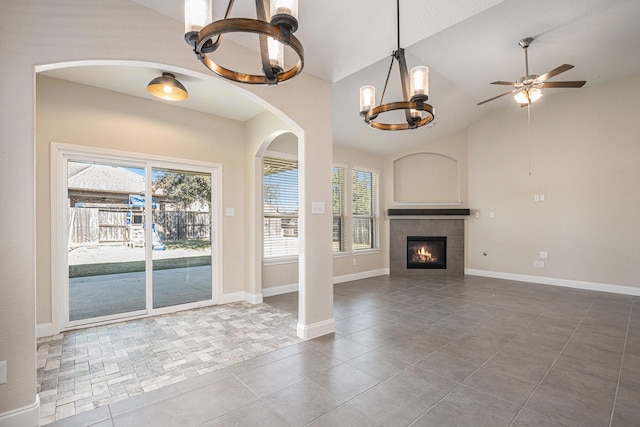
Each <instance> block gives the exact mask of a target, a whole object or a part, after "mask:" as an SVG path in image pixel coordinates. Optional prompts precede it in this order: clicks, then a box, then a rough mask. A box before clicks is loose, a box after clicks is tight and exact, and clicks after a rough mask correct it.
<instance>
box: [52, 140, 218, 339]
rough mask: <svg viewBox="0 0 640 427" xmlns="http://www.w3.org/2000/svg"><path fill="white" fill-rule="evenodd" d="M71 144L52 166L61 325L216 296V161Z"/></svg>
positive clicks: (192, 303)
mask: <svg viewBox="0 0 640 427" xmlns="http://www.w3.org/2000/svg"><path fill="white" fill-rule="evenodd" d="M71 151H72V153H66V152H65V150H64V149H63V150H60V151H59V153H58V162H57V169H58V172H54V173H57V174H59V177H58V178H57V179H56V180H55V181H57V182H59V183H60V184H59V185H60V186H61V187H62V188H60V189H59V191H58V194H59V197H58V202H57V204H58V206H59V212H60V211H61V212H60V214H61V215H59V216H58V217H59V218H61V219H62V218H64V219H63V220H61V221H59V224H58V225H57V226H58V227H59V231H58V232H57V233H54V235H57V236H59V242H58V247H59V248H61V252H62V251H64V252H63V253H62V254H59V255H60V256H59V257H57V258H55V260H59V261H60V262H61V263H62V265H61V270H60V272H59V273H58V274H59V277H60V285H61V286H60V290H61V292H60V297H61V304H60V308H61V310H62V313H61V316H60V319H61V321H62V325H61V329H66V328H71V327H76V326H83V325H88V324H95V323H102V322H109V321H112V320H116V319H121V318H126V317H139V316H144V315H152V314H159V313H165V312H168V311H175V310H177V309H184V308H192V307H198V306H202V305H210V304H214V303H215V302H216V292H215V289H216V288H215V283H216V278H217V277H218V276H219V273H218V271H217V268H216V266H217V261H216V254H217V253H218V251H216V244H217V243H216V241H215V239H214V237H215V229H216V228H215V224H216V220H215V219H216V218H217V208H216V206H217V205H218V203H216V200H217V197H218V194H217V187H216V185H217V181H218V180H217V174H218V168H217V167H215V166H212V165H204V164H201V163H197V164H189V163H181V162H172V161H167V160H163V159H156V160H148V159H142V158H137V157H133V156H114V155H111V156H105V155H102V156H101V155H96V154H95V153H78V152H75V150H71ZM55 181H54V182H55ZM149 194H151V197H148V195H149ZM62 255H64V256H62ZM55 260H54V263H55V262H56V261H55ZM54 270H55V269H54Z"/></svg>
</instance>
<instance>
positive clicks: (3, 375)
mask: <svg viewBox="0 0 640 427" xmlns="http://www.w3.org/2000/svg"><path fill="white" fill-rule="evenodd" d="M6 382H7V361H6V360H3V361H2V362H0V384H4V383H6Z"/></svg>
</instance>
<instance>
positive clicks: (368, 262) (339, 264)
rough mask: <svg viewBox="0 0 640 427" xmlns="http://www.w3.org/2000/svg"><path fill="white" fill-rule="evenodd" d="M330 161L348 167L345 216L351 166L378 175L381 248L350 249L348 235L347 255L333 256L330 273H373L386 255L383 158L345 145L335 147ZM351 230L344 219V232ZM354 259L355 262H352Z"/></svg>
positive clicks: (348, 201)
mask: <svg viewBox="0 0 640 427" xmlns="http://www.w3.org/2000/svg"><path fill="white" fill-rule="evenodd" d="M333 161H334V163H336V164H340V165H343V166H346V167H347V175H346V177H345V180H346V181H347V216H348V215H349V214H350V213H351V211H350V209H351V203H350V200H351V198H352V192H351V170H353V169H354V168H356V169H357V168H362V169H365V170H374V171H377V172H378V173H379V174H380V181H379V183H378V185H379V187H380V202H379V203H380V204H379V209H380V250H378V251H356V252H355V253H354V252H353V251H351V250H350V249H351V247H350V241H351V239H350V238H349V237H347V247H348V249H349V251H347V253H346V254H344V255H342V254H340V255H336V256H334V258H333V276H334V277H336V278H339V277H340V276H349V275H358V274H366V273H367V272H376V271H379V270H381V269H383V268H384V267H385V259H386V258H387V256H386V254H387V247H388V246H389V245H388V243H387V235H388V233H387V229H386V227H387V224H386V222H385V221H384V217H385V215H384V212H385V210H384V206H385V199H386V195H385V188H386V187H385V176H386V175H385V174H384V158H383V157H382V156H380V155H377V154H373V153H367V152H364V151H359V150H354V149H350V148H346V147H338V146H336V147H334V150H333ZM351 230H352V227H351V222H350V221H349V220H348V219H347V233H349V232H350V231H351ZM354 262H355V265H354Z"/></svg>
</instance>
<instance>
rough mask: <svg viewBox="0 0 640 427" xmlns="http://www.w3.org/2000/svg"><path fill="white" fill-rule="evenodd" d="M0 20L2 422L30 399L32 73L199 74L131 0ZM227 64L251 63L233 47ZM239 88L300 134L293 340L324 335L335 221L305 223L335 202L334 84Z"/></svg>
mask: <svg viewBox="0 0 640 427" xmlns="http://www.w3.org/2000/svg"><path fill="white" fill-rule="evenodd" d="M0 20H1V21H0V40H2V42H1V43H2V60H0V72H1V74H2V75H4V76H11V78H10V79H3V80H2V81H1V82H0V93H2V94H3V97H2V100H0V117H2V121H1V123H0V153H1V156H0V198H1V199H2V200H5V201H11V202H10V203H2V204H0V217H2V218H15V214H16V211H15V210H16V207H19V209H20V220H19V221H4V222H2V223H1V224H0V242H2V243H1V246H0V263H1V264H0V271H2V278H1V279H0V280H1V283H0V325H2V326H1V327H0V343H1V345H0V360H6V361H7V365H8V375H7V383H6V384H2V385H0V414H5V413H8V412H9V411H13V410H20V409H21V408H29V407H30V406H31V405H34V403H35V401H36V346H35V325H36V310H35V308H36V292H35V289H36V245H35V242H36V207H35V199H36V194H35V189H36V169H35V163H36V155H35V154H36V153H35V147H36V146H35V130H34V123H35V119H36V117H35V105H34V104H35V102H34V101H35V76H34V70H35V67H36V66H39V65H43V64H53V63H62V62H67V61H90V60H94V59H100V60H114V61H118V60H131V59H132V58H133V59H135V60H138V61H147V62H149V63H155V64H166V65H170V66H173V67H178V68H185V69H190V70H192V71H195V72H201V71H203V68H202V66H201V65H200V64H199V63H198V62H197V61H196V60H195V59H194V57H193V53H192V52H191V49H189V48H188V47H186V46H185V44H184V40H182V33H183V25H182V23H180V22H178V21H174V20H171V19H169V18H167V17H165V16H163V15H160V14H158V13H156V12H153V11H151V10H150V9H147V8H144V7H141V6H138V5H136V4H134V3H133V2H131V1H129V0H112V1H109V2H99V1H97V0H46V1H45V0H31V1H23V0H4V1H3V2H2V13H0ZM25 46H30V47H31V48H25ZM233 59H238V60H243V59H247V60H249V59H253V57H252V58H248V54H247V52H246V51H244V50H242V49H236V50H235V51H234V58H233ZM243 88H244V90H248V91H251V92H252V93H253V94H254V97H255V99H256V100H257V101H258V102H262V103H264V104H266V103H268V104H270V105H271V106H272V108H273V109H274V114H276V115H278V116H279V117H281V119H282V120H284V121H286V122H287V123H288V124H289V125H290V126H292V127H295V128H296V132H297V133H299V134H300V136H302V141H303V143H302V146H303V149H302V150H300V157H301V160H302V163H303V168H302V169H303V172H302V175H303V189H304V191H303V192H304V194H303V198H302V212H301V217H302V230H303V231H302V232H303V234H304V236H303V239H302V247H303V250H302V254H303V258H304V262H303V263H301V264H302V265H301V269H300V272H301V274H300V276H301V278H300V281H301V283H302V284H303V288H304V291H303V292H301V296H300V298H301V301H302V304H301V306H300V322H299V332H300V331H302V332H304V333H309V332H311V333H313V332H318V331H327V330H329V331H330V330H332V319H333V310H332V308H333V292H332V286H331V282H332V279H331V266H332V257H331V253H330V251H328V250H327V248H329V247H330V245H331V216H330V215H311V212H310V210H311V209H310V207H311V202H312V201H322V202H324V203H325V204H326V205H329V204H330V203H331V163H332V144H331V140H332V139H331V122H332V118H331V85H330V84H329V83H326V82H322V81H320V80H318V79H316V78H313V77H311V76H308V75H306V74H304V73H303V74H302V75H300V76H298V77H297V78H296V79H294V80H293V81H291V82H288V83H287V84H285V85H282V86H278V87H277V88H267V87H255V88H254V87H250V88H247V87H243ZM309 99H314V104H313V106H311V105H309V103H308V100H309ZM245 158H246V156H245ZM247 178H249V179H251V176H249V177H245V180H246V179H247ZM248 232H251V230H248ZM38 260H39V258H38ZM307 260H309V261H308V262H307ZM311 260H312V261H311ZM39 267H42V265H41V264H39ZM240 274H241V273H240ZM247 286H250V285H247ZM45 317H46V315H45ZM315 325H320V326H319V328H317V329H313V327H314V326H315ZM323 328H324V329H323Z"/></svg>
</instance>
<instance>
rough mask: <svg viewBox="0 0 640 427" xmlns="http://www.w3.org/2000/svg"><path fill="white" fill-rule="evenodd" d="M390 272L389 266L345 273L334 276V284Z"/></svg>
mask: <svg viewBox="0 0 640 427" xmlns="http://www.w3.org/2000/svg"><path fill="white" fill-rule="evenodd" d="M388 274H389V269H388V268H379V269H377V270H369V271H362V272H360V273H352V274H345V275H342V276H336V277H334V278H333V284H334V285H335V284H337V283H344V282H351V281H353V280H360V279H368V278H369V277H376V276H384V275H388Z"/></svg>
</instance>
